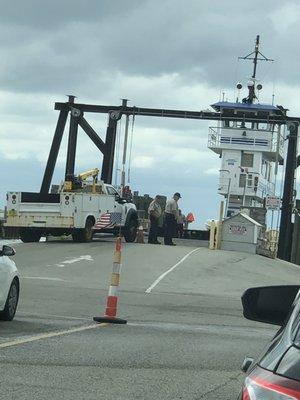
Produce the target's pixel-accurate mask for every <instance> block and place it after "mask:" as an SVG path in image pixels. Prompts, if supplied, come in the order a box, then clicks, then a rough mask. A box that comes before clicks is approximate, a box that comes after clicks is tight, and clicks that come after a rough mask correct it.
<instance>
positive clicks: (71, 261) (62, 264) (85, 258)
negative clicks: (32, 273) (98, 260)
mask: <svg viewBox="0 0 300 400" xmlns="http://www.w3.org/2000/svg"><path fill="white" fill-rule="evenodd" d="M80 261H94V259H93V257H92V256H90V255H89V254H87V255H85V256H79V257H76V258H70V259H68V260H65V261H62V262H60V263H59V264H55V267H60V268H64V267H66V266H67V265H68V264H74V263H76V262H80Z"/></svg>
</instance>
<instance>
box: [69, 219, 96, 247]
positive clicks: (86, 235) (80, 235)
mask: <svg viewBox="0 0 300 400" xmlns="http://www.w3.org/2000/svg"><path fill="white" fill-rule="evenodd" d="M93 226H94V222H93V221H92V220H91V219H90V218H88V219H87V220H86V223H85V227H84V229H78V230H77V231H76V232H74V233H73V234H72V238H73V242H77V243H87V242H90V241H91V240H92V238H93V229H92V228H93Z"/></svg>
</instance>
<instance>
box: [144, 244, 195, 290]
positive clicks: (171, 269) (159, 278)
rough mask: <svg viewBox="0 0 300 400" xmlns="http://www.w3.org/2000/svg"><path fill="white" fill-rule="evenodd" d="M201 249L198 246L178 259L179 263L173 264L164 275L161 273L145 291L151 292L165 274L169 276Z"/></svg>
mask: <svg viewBox="0 0 300 400" xmlns="http://www.w3.org/2000/svg"><path fill="white" fill-rule="evenodd" d="M198 250H200V247H197V249H194V250H192V251H190V252H189V253H188V254H186V255H185V256H184V257H183V258H182V259H181V260H180V261H178V263H176V264H175V265H173V267H171V268H170V269H168V271H166V272H164V273H163V274H162V275H160V276H159V277H158V278H157V279H156V280H155V281H154V282H153V283H152V285H151V286H149V287H148V289H147V290H146V291H145V293H151V291H152V290H153V289H154V288H155V286H156V285H158V284H159V282H160V281H161V280H163V279H164V277H165V276H167V275H168V274H169V273H170V272H172V271H173V270H174V269H175V268H177V267H178V266H179V265H180V264H181V263H183V261H185V260H186V259H187V258H188V257H189V256H190V255H192V254H193V253H195V252H196V251H198Z"/></svg>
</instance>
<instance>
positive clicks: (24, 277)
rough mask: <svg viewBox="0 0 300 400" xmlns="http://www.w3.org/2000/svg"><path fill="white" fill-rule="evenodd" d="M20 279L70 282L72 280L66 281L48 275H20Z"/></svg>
mask: <svg viewBox="0 0 300 400" xmlns="http://www.w3.org/2000/svg"><path fill="white" fill-rule="evenodd" d="M22 279H39V280H43V281H59V282H72V281H67V280H66V279H61V278H50V277H46V276H22Z"/></svg>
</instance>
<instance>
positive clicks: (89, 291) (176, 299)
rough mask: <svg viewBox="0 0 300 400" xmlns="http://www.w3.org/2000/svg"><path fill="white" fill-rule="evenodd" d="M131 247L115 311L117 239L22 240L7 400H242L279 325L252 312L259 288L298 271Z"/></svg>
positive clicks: (189, 249) (4, 374) (191, 247)
mask: <svg viewBox="0 0 300 400" xmlns="http://www.w3.org/2000/svg"><path fill="white" fill-rule="evenodd" d="M177 243H178V245H177V246H176V247H168V246H158V245H147V244H144V245H143V244H134V243H133V244H127V243H125V244H124V246H123V252H122V264H123V266H122V271H121V284H120V294H119V307H118V315H119V316H120V317H121V318H125V319H127V321H128V324H127V325H109V324H95V323H94V322H93V320H92V318H93V316H102V315H103V313H104V309H105V301H106V295H107V292H108V287H109V282H110V275H111V271H112V256H113V251H114V239H113V238H110V237H99V238H97V239H95V240H94V241H93V242H92V243H87V244H78V243H77V244H75V243H72V242H70V241H51V242H43V243H28V244H19V243H16V244H15V248H16V251H17V253H16V256H15V257H14V259H15V261H16V263H17V265H18V268H19V270H20V273H21V276H22V281H21V284H22V291H21V297H20V304H19V309H18V313H17V315H16V317H15V320H14V321H12V322H1V323H0V399H16V400H19V399H22V400H27V399H28V400H29V399H30V400H33V399H39V400H44V399H45V400H46V399H47V400H48V399H51V400H56V399H66V400H69V399H72V400H73V399H75V400H77V399H88V400H89V399H95V398H100V399H105V400H106V399H107V400H112V399H114V400H121V399H122V400H131V399H132V400H135V399H147V400H148V399H151V400H152V399H158V400H160V399H161V400H169V399H170V400H175V399H193V400H194V399H195V400H196V399H214V400H217V399H222V400H227V399H228V400H229V399H230V400H231V399H235V398H236V396H237V394H238V391H239V388H240V383H241V381H242V378H243V375H242V373H241V371H240V366H241V363H242V361H243V359H244V357H245V356H246V355H247V356H257V355H258V354H259V353H260V352H261V351H262V349H263V347H264V346H265V344H266V342H267V341H268V340H269V339H270V338H271V337H272V335H274V333H275V331H276V327H272V326H268V325H264V324H259V323H255V322H250V321H247V320H245V319H244V318H243V317H242V310H241V302H240V297H241V294H242V292H243V291H244V290H245V289H246V288H247V287H250V286H259V285H265V284H288V283H294V282H297V281H299V276H300V270H299V267H297V266H293V265H292V264H289V263H285V262H281V261H278V260H270V259H267V258H264V257H261V256H253V255H249V254H244V253H236V252H225V251H209V250H208V249H207V248H205V247H200V248H198V245H199V242H197V241H193V242H191V241H184V240H178V241H177Z"/></svg>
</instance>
